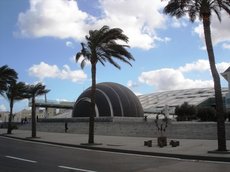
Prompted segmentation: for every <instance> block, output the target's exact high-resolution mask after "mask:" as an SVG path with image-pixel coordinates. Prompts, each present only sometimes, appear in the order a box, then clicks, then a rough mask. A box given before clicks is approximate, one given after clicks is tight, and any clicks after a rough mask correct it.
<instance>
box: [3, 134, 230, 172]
mask: <svg viewBox="0 0 230 172" xmlns="http://www.w3.org/2000/svg"><path fill="white" fill-rule="evenodd" d="M229 169H230V163H220V162H204V161H188V160H180V159H172V158H160V157H151V156H141V155H131V154H122V153H112V152H102V151H95V150H86V149H79V148H71V147H62V146H56V145H48V144H41V143H33V142H27V141H21V140H15V139H10V138H4V137H0V171H1V172H27V171H28V172H37V171H41V172H46V171H47V172H59V171H62V172H155V171H157V172H160V171H162V172H163V171H170V172H185V171H186V172H194V171H196V172H205V171H208V172H218V171H220V172H222V171H229Z"/></svg>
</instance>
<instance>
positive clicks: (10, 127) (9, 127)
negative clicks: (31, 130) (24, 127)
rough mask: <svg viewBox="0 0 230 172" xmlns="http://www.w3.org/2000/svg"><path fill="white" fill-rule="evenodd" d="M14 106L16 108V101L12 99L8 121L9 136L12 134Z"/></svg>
mask: <svg viewBox="0 0 230 172" xmlns="http://www.w3.org/2000/svg"><path fill="white" fill-rule="evenodd" d="M13 106H14V100H13V99H12V98H11V99H10V114H9V120H8V127H7V134H12V116H13Z"/></svg>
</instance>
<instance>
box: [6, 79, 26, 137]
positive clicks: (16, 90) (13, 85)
mask: <svg viewBox="0 0 230 172" xmlns="http://www.w3.org/2000/svg"><path fill="white" fill-rule="evenodd" d="M25 93H26V84H25V83H24V82H16V81H12V82H10V84H9V85H8V86H7V90H6V92H5V97H6V98H7V99H8V101H9V103H10V114H9V120H8V129H7V134H11V133H12V124H11V123H12V117H13V106H14V103H15V102H16V101H19V100H22V99H25V98H26V97H25Z"/></svg>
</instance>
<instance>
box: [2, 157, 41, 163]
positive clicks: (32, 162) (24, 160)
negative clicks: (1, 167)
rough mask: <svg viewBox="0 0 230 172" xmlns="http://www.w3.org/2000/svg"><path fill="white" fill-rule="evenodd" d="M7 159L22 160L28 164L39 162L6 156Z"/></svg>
mask: <svg viewBox="0 0 230 172" xmlns="http://www.w3.org/2000/svg"><path fill="white" fill-rule="evenodd" d="M5 157H6V158H10V159H16V160H20V161H26V162H31V163H37V161H33V160H29V159H24V158H19V157H15V156H5Z"/></svg>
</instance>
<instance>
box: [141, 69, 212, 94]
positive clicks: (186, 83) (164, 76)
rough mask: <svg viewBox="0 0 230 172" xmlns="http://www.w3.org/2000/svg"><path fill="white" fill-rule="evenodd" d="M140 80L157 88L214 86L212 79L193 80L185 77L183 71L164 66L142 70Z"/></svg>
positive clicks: (173, 88)
mask: <svg viewBox="0 0 230 172" xmlns="http://www.w3.org/2000/svg"><path fill="white" fill-rule="evenodd" d="M139 81H140V82H141V83H145V84H147V85H150V86H154V87H155V88H156V90H158V91H159V90H176V89H187V88H202V87H212V86H213V82H212V80H206V81H203V80H192V79H188V78H185V77H184V75H183V73H182V72H180V71H179V70H176V69H172V68H163V69H159V70H155V71H149V72H142V73H141V75H140V76H139Z"/></svg>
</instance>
